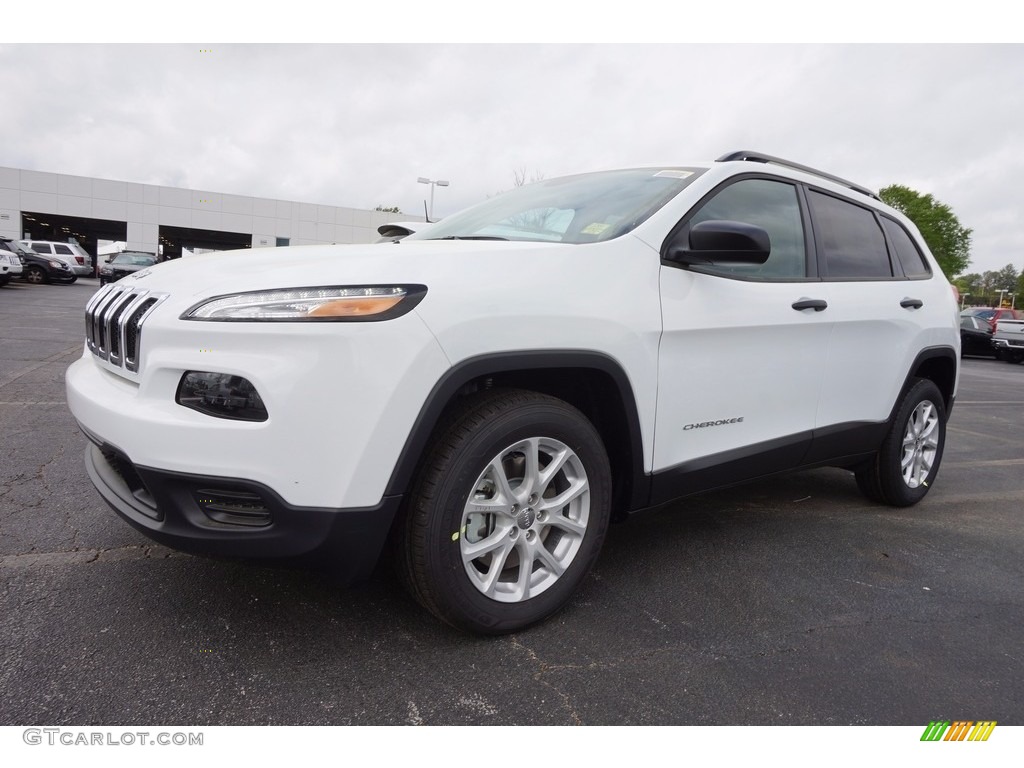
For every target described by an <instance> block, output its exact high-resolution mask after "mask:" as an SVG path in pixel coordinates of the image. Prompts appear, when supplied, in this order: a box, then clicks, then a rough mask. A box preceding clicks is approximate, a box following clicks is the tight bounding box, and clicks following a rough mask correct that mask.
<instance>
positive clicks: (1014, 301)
mask: <svg viewBox="0 0 1024 768" xmlns="http://www.w3.org/2000/svg"><path fill="white" fill-rule="evenodd" d="M1016 308H1017V294H1015V293H1011V294H1010V309H1016Z"/></svg>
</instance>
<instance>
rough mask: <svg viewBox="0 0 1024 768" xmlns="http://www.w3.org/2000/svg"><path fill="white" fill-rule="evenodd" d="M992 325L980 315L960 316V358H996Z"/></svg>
mask: <svg viewBox="0 0 1024 768" xmlns="http://www.w3.org/2000/svg"><path fill="white" fill-rule="evenodd" d="M992 333H993V329H992V324H991V323H990V322H989V321H988V320H986V319H985V318H984V317H981V316H980V315H961V316H960V356H961V357H966V356H967V355H974V356H982V357H997V356H998V355H997V353H996V348H995V347H994V346H992Z"/></svg>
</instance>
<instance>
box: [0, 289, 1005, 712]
mask: <svg viewBox="0 0 1024 768" xmlns="http://www.w3.org/2000/svg"><path fill="white" fill-rule="evenodd" d="M96 287H97V286H96V284H95V282H94V281H84V280H82V281H79V282H78V283H76V284H74V285H71V286H61V285H55V286H28V285H23V284H13V285H11V286H8V287H6V288H3V289H0V314H2V326H0V327H3V328H4V331H3V333H2V334H0V426H2V429H0V435H2V439H3V456H4V461H3V472H2V476H0V616H2V617H3V621H0V648H2V656H0V725H44V724H45V725H111V724H118V725H125V726H129V725H135V724H138V725H146V724H153V723H180V724H189V725H197V726H199V725H213V724H225V725H230V724H235V725H286V724H310V725H316V724H356V725H371V724H412V725H441V724H448V725H455V724H487V725H513V724H519V725H581V724H582V725H610V724H615V725H653V724H683V725H710V724H736V725H775V724H778V725H798V724H800V725H817V724H822V725H844V724H881V725H922V724H926V723H927V722H928V721H929V720H930V719H935V718H944V719H957V718H967V719H991V720H997V721H998V722H1000V723H1001V724H1004V723H1005V724H1021V723H1022V722H1024V650H1022V649H1024V589H1022V585H1024V556H1022V555H1024V521H1022V510H1024V473H1022V472H1021V467H1022V466H1024V366H1010V365H1007V364H1004V363H999V362H995V361H991V360H971V359H968V360H966V361H965V367H964V374H963V377H962V380H961V392H960V397H959V400H958V403H957V406H956V408H955V409H954V412H953V418H952V421H951V423H950V428H949V441H948V446H947V451H946V455H945V458H944V461H943V467H942V470H941V473H940V476H939V479H938V481H937V483H936V486H935V488H934V490H933V491H932V493H931V494H930V495H929V497H928V499H927V500H926V501H925V502H923V503H922V504H921V505H918V506H917V507H913V508H910V509H900V510H892V509H887V508H883V507H879V506H875V505H872V504H869V503H867V502H865V501H864V500H863V499H862V497H861V496H860V495H859V494H858V492H857V489H856V486H855V484H854V481H853V478H852V476H851V475H849V474H848V473H845V472H842V471H839V470H832V469H823V470H816V471H813V472H808V473H804V474H802V475H793V476H789V477H784V478H778V479H773V480H769V481H763V482H759V483H754V484H750V485H746V486H743V487H740V488H735V489H730V490H727V491H721V492H717V493H711V494H706V495H703V496H699V497H694V498H691V499H688V500H686V501H684V502H681V503H677V504H674V505H671V506H668V507H665V508H662V509H659V510H655V511H651V512H647V513H644V514H642V515H637V516H634V517H633V518H632V519H630V520H629V521H627V522H626V523H624V524H621V525H616V526H614V527H613V528H612V530H611V532H610V534H609V537H608V542H607V545H606V548H605V551H604V552H603V554H602V556H601V558H600V560H599V562H598V564H597V568H596V569H595V571H594V572H593V573H592V574H591V576H590V577H588V579H587V580H586V581H585V583H584V585H583V587H582V588H581V590H580V591H579V593H578V594H577V595H576V597H575V599H574V600H573V601H572V603H571V605H570V606H569V607H568V608H567V609H566V610H564V611H562V612H561V613H559V614H558V615H556V616H555V617H554V618H553V619H551V620H549V621H548V622H546V623H544V624H542V625H540V626H538V627H535V628H533V629H531V630H529V631H526V632H521V633H518V634H516V635H511V636H507V637H501V638H489V639H487V638H476V637H469V636H466V635H463V634H460V633H458V632H456V631H454V630H450V629H449V628H447V627H445V626H442V625H440V624H438V623H437V622H436V621H434V620H433V619H432V618H431V617H429V616H428V615H427V614H425V613H424V612H423V611H421V610H420V609H419V608H418V607H417V606H416V605H414V604H413V603H412V602H411V601H410V600H409V599H408V598H406V597H405V595H404V594H403V593H402V591H401V589H400V588H399V587H398V585H397V583H396V581H395V580H394V579H393V578H392V577H391V576H390V574H389V571H388V570H387V568H384V567H382V568H381V569H380V572H379V573H378V574H377V575H375V576H374V578H373V579H371V580H370V581H369V582H367V583H364V584H360V585H357V586H355V587H352V588H347V589H346V588H340V587H339V586H337V585H336V584H335V583H333V582H332V580H331V578H330V577H329V576H327V575H323V574H319V573H315V572H312V571H305V570H301V569H295V568H291V569H285V568H272V567H266V566H264V565H261V564H258V563H257V564H253V563H240V562H231V561H224V560H213V559H203V558H196V557H191V556H188V555H184V554H181V553H177V552H172V551H171V550H167V549H165V548H163V547H159V546H157V545H155V544H153V543H152V542H150V541H149V540H148V539H146V538H144V537H143V536H142V535H141V534H138V533H136V532H135V531H134V530H133V529H132V528H130V527H129V526H128V525H127V524H125V523H123V522H122V521H121V520H120V519H119V518H117V517H116V516H115V515H114V514H113V512H111V511H109V510H108V509H107V508H106V506H105V505H104V504H103V503H102V501H101V500H100V498H99V496H98V494H97V493H96V492H95V491H94V490H93V489H92V487H91V485H90V483H89V480H88V478H87V476H86V473H85V469H84V466H83V462H82V454H83V452H84V448H85V439H84V438H83V437H82V436H81V434H80V433H79V432H78V429H77V427H76V426H75V423H74V420H73V419H72V418H71V415H70V413H69V412H68V411H67V408H66V406H65V405H64V391H63V374H64V370H65V369H66V367H67V365H68V364H69V363H70V362H71V361H73V360H74V359H75V358H76V357H77V356H78V355H79V354H80V353H81V347H82V345H81V340H80V339H81V325H82V322H81V317H82V309H83V307H84V305H85V302H86V300H87V299H88V297H89V296H90V295H91V293H92V292H93V291H94V290H95V289H96Z"/></svg>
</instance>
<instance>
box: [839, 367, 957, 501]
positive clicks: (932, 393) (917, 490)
mask: <svg viewBox="0 0 1024 768" xmlns="http://www.w3.org/2000/svg"><path fill="white" fill-rule="evenodd" d="M945 443H946V406H945V401H944V400H943V399H942V393H941V392H939V388H938V387H937V386H935V383H934V382H932V381H930V380H928V379H917V380H916V381H915V382H914V384H913V386H911V387H910V389H909V390H908V391H907V393H906V395H904V397H903V400H902V401H901V402H900V406H899V408H898V409H897V411H896V417H895V418H894V419H893V422H892V426H891V427H890V428H889V433H888V434H887V435H886V437H885V440H884V441H883V442H882V446H881V448H879V450H878V454H877V455H876V456H875V459H874V460H873V461H871V462H869V463H868V464H867V465H865V466H864V467H862V468H861V469H860V470H858V471H857V472H856V478H857V486H858V487H859V488H860V490H861V492H863V493H864V495H865V496H867V497H868V498H869V499H871V500H872V501H876V502H879V503H881V504H888V505H889V506H893V507H909V506H913V505H914V504H917V502H919V501H920V500H921V499H923V498H924V497H925V495H926V494H927V493H928V491H929V490H930V489H931V486H932V484H933V483H934V482H935V477H936V476H937V475H938V472H939V464H940V463H941V462H942V452H943V449H944V448H945Z"/></svg>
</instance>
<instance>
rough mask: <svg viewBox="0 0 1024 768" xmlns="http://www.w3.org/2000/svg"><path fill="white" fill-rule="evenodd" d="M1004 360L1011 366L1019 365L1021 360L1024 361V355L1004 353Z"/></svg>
mask: <svg viewBox="0 0 1024 768" xmlns="http://www.w3.org/2000/svg"><path fill="white" fill-rule="evenodd" d="M1003 360H1004V361H1005V362H1007V363H1010V364H1011V365H1019V364H1020V362H1021V360H1024V355H1022V354H1021V353H1020V352H1004V353H1003Z"/></svg>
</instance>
